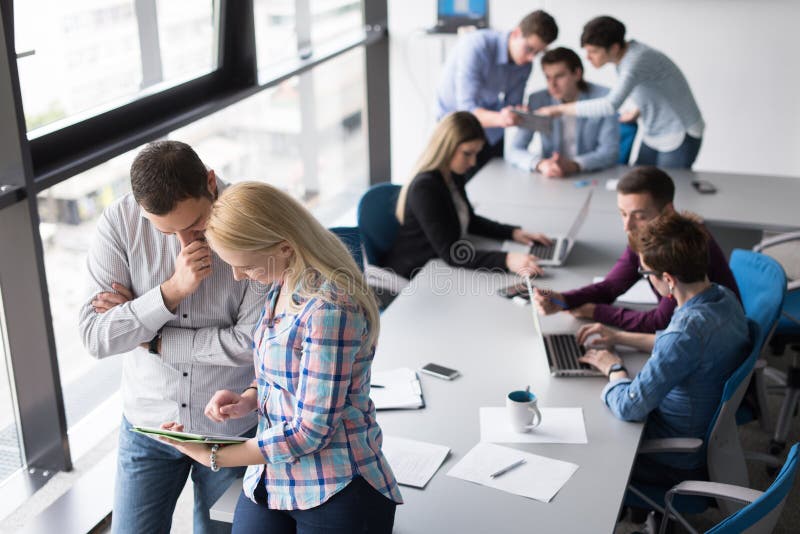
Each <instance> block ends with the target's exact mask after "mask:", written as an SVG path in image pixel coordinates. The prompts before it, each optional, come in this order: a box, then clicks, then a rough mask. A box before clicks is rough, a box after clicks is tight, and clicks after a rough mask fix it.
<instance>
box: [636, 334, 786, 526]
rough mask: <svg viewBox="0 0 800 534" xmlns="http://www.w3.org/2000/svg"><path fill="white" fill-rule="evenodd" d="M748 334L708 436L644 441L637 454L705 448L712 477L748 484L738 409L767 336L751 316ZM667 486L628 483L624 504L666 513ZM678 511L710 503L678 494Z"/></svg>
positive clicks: (729, 507) (731, 506)
mask: <svg viewBox="0 0 800 534" xmlns="http://www.w3.org/2000/svg"><path fill="white" fill-rule="evenodd" d="M747 323H748V329H749V337H750V340H751V342H753V345H752V348H751V350H750V353H749V355H748V356H747V358H746V359H745V360H744V362H742V364H741V365H740V366H739V368H738V369H736V371H734V372H733V374H731V376H730V377H729V378H728V380H726V381H725V386H724V388H723V390H722V397H721V399H720V404H719V408H718V409H717V412H716V413H715V414H714V417H713V418H712V419H711V424H710V425H709V427H708V432H707V433H706V437H705V439H699V438H664V439H652V440H645V441H644V442H642V444H641V445H640V446H639V451H638V453H637V454H653V453H665V452H669V453H681V452H684V453H691V452H696V451H699V450H701V449H703V448H704V447H705V452H706V464H707V467H708V475H709V480H710V481H712V482H718V483H725V484H734V485H737V486H745V487H746V486H749V483H750V480H749V477H748V474H747V465H746V464H745V453H744V450H743V449H742V445H741V443H740V441H739V430H738V427H737V424H736V410H737V409H738V408H739V404H740V403H741V401H742V398H743V397H744V393H745V390H746V389H747V384H748V383H749V380H750V376H751V375H752V373H753V368H754V366H755V363H756V360H757V359H758V356H759V354H760V353H761V346H759V345H757V344H756V342H757V341H758V340H761V339H764V337H763V336H762V335H761V331H760V328H759V326H758V323H756V322H755V321H753V320H752V319H748V321H747ZM747 458H752V459H761V460H764V461H767V462H768V463H774V462H773V460H772V457H767V455H756V454H752V455H751V454H748V455H747ZM669 489H670V488H669V487H668V486H666V485H665V486H658V485H637V486H632V485H629V486H628V492H627V493H626V495H625V505H626V506H633V507H635V508H644V509H650V510H657V511H659V512H661V513H664V506H665V495H666V493H667V492H668V491H669ZM672 504H673V506H674V508H675V509H676V510H679V511H681V512H682V513H686V514H699V513H701V512H703V511H704V510H706V508H708V507H709V506H710V505H711V502H710V501H709V499H708V498H707V497H704V496H695V495H678V496H676V497H675V498H674V500H673V503H672ZM717 505H718V506H719V508H720V509H721V510H723V511H724V512H726V513H727V514H729V515H730V514H733V513H734V512H737V511H738V509H739V508H740V505H737V504H736V503H731V502H729V501H725V500H723V499H717Z"/></svg>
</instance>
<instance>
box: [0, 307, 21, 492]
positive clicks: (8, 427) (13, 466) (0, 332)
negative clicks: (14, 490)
mask: <svg viewBox="0 0 800 534" xmlns="http://www.w3.org/2000/svg"><path fill="white" fill-rule="evenodd" d="M7 347H8V343H7V340H6V326H5V314H4V313H3V302H2V299H1V298H0V486H2V484H3V481H4V480H5V479H7V478H8V477H9V476H10V475H12V474H13V473H14V472H15V471H17V470H19V469H20V468H21V467H22V447H21V440H20V435H19V426H18V423H17V409H16V407H15V405H14V394H13V393H12V391H13V385H12V382H11V375H10V373H9V372H8V370H9V369H10V368H11V365H10V361H9V359H8V352H7V351H8V348H7Z"/></svg>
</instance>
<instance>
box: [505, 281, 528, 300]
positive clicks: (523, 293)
mask: <svg viewBox="0 0 800 534" xmlns="http://www.w3.org/2000/svg"><path fill="white" fill-rule="evenodd" d="M497 294H498V295H500V296H501V297H505V298H507V299H513V298H514V297H519V298H522V299H525V300H530V294H529V293H528V284H526V283H525V282H517V283H516V284H511V285H510V286H507V287H501V288H500V289H498V290H497Z"/></svg>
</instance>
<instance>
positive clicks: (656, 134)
mask: <svg viewBox="0 0 800 534" xmlns="http://www.w3.org/2000/svg"><path fill="white" fill-rule="evenodd" d="M617 74H618V76H619V80H618V81H617V84H616V85H615V86H614V87H613V88H612V89H611V91H610V92H609V93H608V95H607V96H605V97H604V98H593V99H591V100H580V101H578V103H577V104H576V115H578V116H579V117H601V116H603V115H613V114H614V112H615V111H616V110H618V109H619V108H620V106H622V104H623V102H625V99H626V98H628V96H630V98H631V100H633V102H634V103H635V104H636V105H637V106H638V107H639V110H640V112H641V118H642V122H641V124H642V129H643V134H644V140H645V142H646V143H647V144H648V145H650V146H651V147H653V148H655V149H656V150H660V151H664V152H668V151H670V150H675V149H676V148H678V146H679V145H680V144H681V142H682V141H683V137H684V135H685V134H686V133H688V134H690V135H692V136H694V137H697V138H700V137H702V136H703V129H704V126H705V125H704V123H703V116H702V115H701V114H700V108H699V107H698V106H697V102H696V101H695V99H694V95H693V94H692V90H691V88H690V87H689V82H687V81H686V77H685V76H684V75H683V73H682V72H681V70H680V69H679V68H678V66H677V65H675V63H673V62H672V60H671V59H669V58H668V57H667V56H666V55H664V54H663V53H661V52H659V51H658V50H655V49H653V48H650V47H649V46H647V45H645V44H642V43H640V42H637V41H633V40H632V41H630V42H629V43H628V49H627V51H626V52H625V55H624V56H622V60H621V61H620V62H619V65H617Z"/></svg>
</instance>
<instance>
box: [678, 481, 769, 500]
mask: <svg viewBox="0 0 800 534" xmlns="http://www.w3.org/2000/svg"><path fill="white" fill-rule="evenodd" d="M763 493H764V492H763V491H758V490H754V489H750V488H745V487H742V486H736V485H734V484H722V483H721V482H705V481H701V480H685V481H683V482H681V483H680V484H678V485H676V486H673V487H672V489H671V490H669V491H668V492H667V502H669V501H671V500H672V499H671V495H695V496H698V497H713V498H715V499H726V500H729V501H735V502H740V503H743V504H750V503H751V502H753V501H755V500H756V499H758V498H759V497H761V495H762V494H763Z"/></svg>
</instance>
